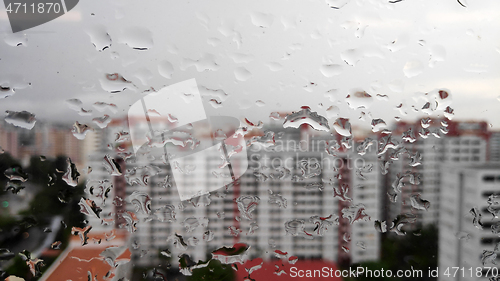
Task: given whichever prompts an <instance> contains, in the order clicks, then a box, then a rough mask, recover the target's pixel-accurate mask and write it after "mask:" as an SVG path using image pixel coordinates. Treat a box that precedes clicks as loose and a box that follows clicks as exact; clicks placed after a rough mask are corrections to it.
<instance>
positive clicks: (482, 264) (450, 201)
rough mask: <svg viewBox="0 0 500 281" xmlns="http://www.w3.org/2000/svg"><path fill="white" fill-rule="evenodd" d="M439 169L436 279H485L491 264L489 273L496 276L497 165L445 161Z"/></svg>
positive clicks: (499, 182) (499, 168)
mask: <svg viewBox="0 0 500 281" xmlns="http://www.w3.org/2000/svg"><path fill="white" fill-rule="evenodd" d="M441 169H442V173H441V208H440V217H439V255H438V259H439V261H438V262H439V269H440V274H439V280H488V278H486V277H485V274H486V273H487V271H488V268H487V267H494V268H495V269H493V270H491V269H490V272H489V273H490V275H489V277H491V276H492V274H494V275H496V276H498V268H496V267H497V265H496V264H494V263H496V262H495V260H496V255H497V254H499V249H498V246H497V243H498V242H500V239H499V238H498V233H499V230H500V220H499V218H498V211H499V210H500V205H499V201H500V189H499V187H500V165H498V164H461V165H460V164H452V163H445V164H443V165H442V167H441ZM452 267H458V268H459V271H458V272H455V269H453V268H452ZM447 269H448V272H446V270H447ZM446 273H448V274H446Z"/></svg>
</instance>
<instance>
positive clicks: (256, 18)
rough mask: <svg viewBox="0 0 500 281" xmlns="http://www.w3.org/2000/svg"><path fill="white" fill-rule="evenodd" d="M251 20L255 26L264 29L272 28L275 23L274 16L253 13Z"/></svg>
mask: <svg viewBox="0 0 500 281" xmlns="http://www.w3.org/2000/svg"><path fill="white" fill-rule="evenodd" d="M250 18H251V20H252V23H253V25H255V26H257V27H262V28H268V27H271V25H272V24H273V21H274V16H273V15H272V14H267V13H260V12H252V13H250Z"/></svg>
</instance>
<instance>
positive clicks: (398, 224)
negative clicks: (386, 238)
mask: <svg viewBox="0 0 500 281" xmlns="http://www.w3.org/2000/svg"><path fill="white" fill-rule="evenodd" d="M415 221H417V216H416V215H414V214H402V215H398V216H397V217H396V218H395V219H394V220H393V221H392V227H391V228H390V229H389V230H390V231H392V232H394V233H396V234H397V235H405V234H406V232H403V231H402V228H403V226H404V225H405V224H408V223H414V222H415Z"/></svg>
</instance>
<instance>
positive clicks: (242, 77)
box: [234, 67, 252, 81]
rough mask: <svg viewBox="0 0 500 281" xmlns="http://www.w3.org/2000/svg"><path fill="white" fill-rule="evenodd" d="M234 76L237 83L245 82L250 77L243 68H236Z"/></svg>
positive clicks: (249, 73) (248, 72) (250, 74)
mask: <svg viewBox="0 0 500 281" xmlns="http://www.w3.org/2000/svg"><path fill="white" fill-rule="evenodd" d="M234 76H235V77H236V79H237V80H238V81H247V80H248V79H250V77H252V73H251V72H250V71H248V69H246V68H244V67H238V68H236V69H235V70H234Z"/></svg>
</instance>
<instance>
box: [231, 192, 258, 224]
mask: <svg viewBox="0 0 500 281" xmlns="http://www.w3.org/2000/svg"><path fill="white" fill-rule="evenodd" d="M259 202H260V198H259V197H257V196H252V195H243V196H240V197H238V199H236V203H237V204H238V210H239V211H240V214H241V216H242V217H243V218H245V219H247V220H253V215H252V212H253V211H254V210H255V209H256V208H257V205H259Z"/></svg>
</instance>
